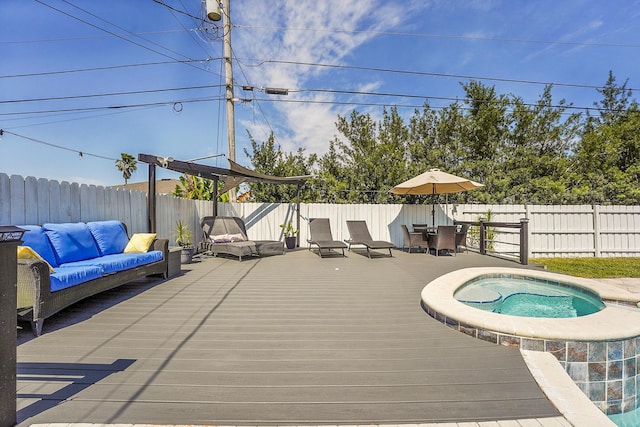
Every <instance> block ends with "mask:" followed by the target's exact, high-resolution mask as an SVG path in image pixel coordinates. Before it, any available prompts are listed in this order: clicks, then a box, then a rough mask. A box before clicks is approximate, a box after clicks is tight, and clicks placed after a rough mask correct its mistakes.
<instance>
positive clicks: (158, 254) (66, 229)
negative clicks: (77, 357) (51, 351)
mask: <svg viewBox="0 0 640 427" xmlns="http://www.w3.org/2000/svg"><path fill="white" fill-rule="evenodd" d="M19 227H20V228H22V229H25V230H27V232H26V233H25V234H24V236H23V243H22V246H28V247H29V248H31V249H32V250H33V251H35V254H37V255H35V254H34V257H32V258H31V259H22V258H21V257H20V256H19V259H18V319H20V320H27V321H30V322H31V327H32V329H33V333H34V334H35V335H36V336H39V335H40V334H41V333H42V326H43V324H44V320H45V319H46V318H48V317H50V316H51V315H53V314H55V313H57V312H58V311H60V310H62V309H63V308H65V307H68V306H69V305H71V304H74V303H75V302H78V301H80V300H81V299H83V298H86V297H89V296H91V295H95V294H97V293H99V292H102V291H105V290H107V289H111V288H114V287H117V286H120V285H123V284H125V283H127V282H130V281H132V280H134V279H137V278H139V277H144V276H150V275H161V276H162V277H163V278H166V277H167V273H168V270H167V269H168V262H167V259H168V250H169V241H168V239H155V236H154V235H143V234H139V235H134V236H132V238H131V239H130V238H129V236H128V234H127V229H126V226H125V224H123V223H122V222H120V221H94V222H88V223H83V222H77V223H62V224H43V225H42V226H39V225H20V226H19ZM139 237H146V238H147V240H148V241H149V242H151V245H150V247H148V248H147V247H146V245H144V244H143V246H144V247H143V248H140V247H139V246H140V245H139V244H136V243H139V239H138V238H139ZM143 240H144V239H143ZM29 252H31V253H32V251H29Z"/></svg>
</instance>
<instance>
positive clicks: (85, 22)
mask: <svg viewBox="0 0 640 427" xmlns="http://www.w3.org/2000/svg"><path fill="white" fill-rule="evenodd" d="M35 1H36V2H38V3H40V4H41V5H43V6H46V7H48V8H50V9H53V10H55V11H56V12H59V13H61V14H63V15H65V16H68V17H70V18H73V19H75V20H77V21H80V22H82V23H83V24H86V25H89V26H90V27H93V28H96V29H98V30H100V31H104V32H105V33H107V34H110V35H112V36H114V37H117V38H119V39H121V40H124V41H126V42H128V43H131V44H133V45H136V46H138V47H141V48H143V49H145V50H148V51H150V52H153V53H156V54H158V55H161V56H164V57H165V58H169V59H173V60H174V61H177V58H174V57H172V56H170V55H167V54H165V53H163V52H160V51H157V50H155V49H152V48H150V47H148V46H145V45H143V44H140V43H138V42H136V41H134V40H130V39H128V38H126V37H124V36H121V35H119V34H116V33H114V32H112V31H109V30H107V29H105V28H102V27H100V26H98V25H95V24H92V23H91V22H89V21H86V20H84V19H81V18H79V17H77V16H74V15H72V14H70V13H68V12H65V11H63V10H61V9H58V8H56V7H53V6H51V5H49V4H47V3H45V2H44V1H43V0H35ZM63 1H65V0H63ZM65 2H66V1H65ZM69 4H71V3H69ZM72 6H73V5H72ZM74 7H76V8H78V9H80V8H79V7H77V6H74ZM80 10H82V9H80ZM87 13H88V12H87ZM112 25H113V24H112ZM143 40H144V39H143ZM181 56H184V55H181ZM185 57H186V56H185ZM185 64H186V65H189V66H191V67H194V68H196V69H198V70H202V71H207V72H208V70H205V69H202V68H199V67H196V66H194V65H193V64H191V63H189V62H186V63H185Z"/></svg>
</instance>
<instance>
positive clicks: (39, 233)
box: [19, 225, 58, 267]
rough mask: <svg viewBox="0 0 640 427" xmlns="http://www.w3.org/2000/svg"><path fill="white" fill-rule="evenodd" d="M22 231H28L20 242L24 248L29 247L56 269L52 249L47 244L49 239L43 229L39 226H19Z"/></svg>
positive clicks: (56, 264) (49, 244)
mask: <svg viewBox="0 0 640 427" xmlns="http://www.w3.org/2000/svg"><path fill="white" fill-rule="evenodd" d="M19 227H20V228H22V229H25V230H29V231H27V232H26V233H24V235H23V237H22V240H23V241H24V243H23V245H24V246H29V247H30V248H31V249H33V250H34V251H36V252H37V253H38V255H40V256H41V257H42V258H43V259H44V260H45V261H47V262H48V263H49V264H50V265H51V266H52V267H57V266H58V262H57V261H56V256H55V254H54V253H53V248H52V247H51V243H50V242H49V238H48V237H47V235H46V234H45V232H44V228H42V227H40V226H39V225H20V226H19Z"/></svg>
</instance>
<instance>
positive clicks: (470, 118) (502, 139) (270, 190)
mask: <svg viewBox="0 0 640 427" xmlns="http://www.w3.org/2000/svg"><path fill="white" fill-rule="evenodd" d="M462 88H463V90H464V92H465V97H464V99H462V100H459V101H456V102H454V103H452V104H451V105H449V106H447V107H444V108H439V109H434V108H431V106H430V105H429V104H428V103H425V104H424V105H423V107H422V109H421V110H415V111H414V112H413V115H411V116H410V117H408V118H403V117H402V116H401V115H400V114H399V113H398V111H397V109H396V108H395V107H392V108H389V109H387V108H385V109H383V111H382V117H381V119H379V120H376V119H375V118H374V117H372V116H371V114H369V113H360V112H358V111H355V110H354V111H352V112H351V114H349V115H348V116H344V117H343V116H338V119H337V121H336V129H337V131H338V135H337V136H336V137H335V138H334V140H332V141H329V142H328V150H327V152H326V153H325V154H324V155H322V156H321V157H318V156H317V155H316V154H310V155H306V154H305V152H304V151H303V150H301V149H300V150H298V151H297V152H295V153H287V152H284V151H283V150H282V149H281V147H280V146H279V145H278V144H276V142H275V138H274V136H273V135H271V136H270V137H269V138H268V139H267V141H265V142H263V143H259V142H257V141H255V140H254V139H253V138H252V137H251V135H250V139H251V151H249V150H245V154H246V155H247V156H248V157H249V159H250V161H251V163H252V165H253V167H254V169H255V170H256V171H258V172H263V173H268V174H271V175H276V176H293V175H308V174H313V175H314V178H313V179H310V180H309V181H308V182H307V184H306V185H305V186H304V187H303V190H302V193H301V200H302V201H305V202H326V203H431V201H432V200H431V199H429V198H427V197H423V196H397V195H393V194H390V193H389V192H388V191H389V190H390V189H391V188H392V187H393V186H395V185H396V184H398V183H400V182H403V181H405V180H407V179H409V178H411V177H413V176H415V175H417V174H419V173H422V172H425V171H426V170H428V169H430V168H439V169H441V170H444V171H447V172H449V173H453V174H455V175H460V176H464V177H467V178H470V179H473V180H475V181H478V182H482V183H483V184H485V187H483V188H482V189H478V190H474V191H470V192H463V193H455V194H451V195H449V200H450V201H457V202H474V201H476V202H481V203H529V204H580V203H598V204H638V203H640V114H639V111H638V104H637V102H636V101H634V100H632V98H631V97H632V92H631V90H630V89H628V88H627V82H626V81H625V82H624V83H623V84H622V85H618V84H617V83H616V80H615V78H614V76H613V73H609V78H608V80H607V82H606V83H605V85H604V86H603V87H602V88H601V89H598V90H597V91H598V93H599V95H600V96H601V100H600V101H599V102H596V103H594V106H595V107H596V110H597V111H598V113H599V115H598V116H592V115H591V114H586V115H583V114H580V113H575V112H573V110H572V109H571V107H572V105H571V104H570V103H567V102H566V101H565V100H560V101H554V100H553V97H552V94H551V92H552V89H553V88H552V86H547V87H545V88H544V90H543V91H542V93H541V94H540V97H539V99H538V100H537V101H536V102H535V103H532V104H528V103H526V102H524V101H523V100H522V99H521V98H519V97H517V96H515V95H512V94H509V95H504V94H499V93H497V92H496V90H495V88H494V87H493V86H486V85H484V84H483V83H482V82H477V81H470V82H468V83H464V84H462ZM295 192H296V189H295V187H294V186H285V185H273V184H251V200H252V201H260V202H291V201H293V200H295Z"/></svg>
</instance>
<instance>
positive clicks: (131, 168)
mask: <svg viewBox="0 0 640 427" xmlns="http://www.w3.org/2000/svg"><path fill="white" fill-rule="evenodd" d="M120 156H121V158H120V159H118V160H116V167H117V168H118V170H119V171H120V172H122V176H123V177H124V184H125V185H127V181H128V179H129V178H131V174H132V173H133V172H135V170H136V169H138V166H136V163H138V162H137V161H136V159H135V157H133V156H132V155H131V154H127V153H121V154H120Z"/></svg>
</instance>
